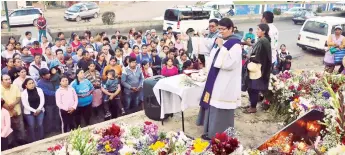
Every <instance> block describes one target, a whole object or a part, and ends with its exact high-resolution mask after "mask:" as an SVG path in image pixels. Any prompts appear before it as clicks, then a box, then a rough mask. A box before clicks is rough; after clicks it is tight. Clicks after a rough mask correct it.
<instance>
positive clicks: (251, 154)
mask: <svg viewBox="0 0 345 155" xmlns="http://www.w3.org/2000/svg"><path fill="white" fill-rule="evenodd" d="M249 154H250V155H260V151H259V150H253V151H250V152H249Z"/></svg>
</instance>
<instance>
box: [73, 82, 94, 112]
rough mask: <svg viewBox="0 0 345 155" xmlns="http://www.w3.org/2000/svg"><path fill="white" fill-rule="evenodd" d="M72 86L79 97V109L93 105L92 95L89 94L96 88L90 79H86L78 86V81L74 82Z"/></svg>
mask: <svg viewBox="0 0 345 155" xmlns="http://www.w3.org/2000/svg"><path fill="white" fill-rule="evenodd" d="M71 86H72V87H73V88H74V90H75V92H76V93H77V95H78V107H85V106H88V105H90V104H91V103H92V94H89V93H90V92H91V91H93V90H94V89H95V88H94V87H93V85H92V83H91V82H90V81H89V80H88V79H84V80H83V81H81V82H80V83H79V84H77V80H74V81H73V82H72V83H71Z"/></svg>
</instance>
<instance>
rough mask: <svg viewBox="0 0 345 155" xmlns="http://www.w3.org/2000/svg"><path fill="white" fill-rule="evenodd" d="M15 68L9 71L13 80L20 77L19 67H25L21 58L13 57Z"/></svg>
mask: <svg viewBox="0 0 345 155" xmlns="http://www.w3.org/2000/svg"><path fill="white" fill-rule="evenodd" d="M13 64H14V68H13V69H11V70H9V71H8V75H9V76H10V77H11V80H12V81H14V80H15V79H16V78H17V77H18V74H17V72H18V69H19V68H22V67H23V61H22V60H21V59H20V58H14V59H13Z"/></svg>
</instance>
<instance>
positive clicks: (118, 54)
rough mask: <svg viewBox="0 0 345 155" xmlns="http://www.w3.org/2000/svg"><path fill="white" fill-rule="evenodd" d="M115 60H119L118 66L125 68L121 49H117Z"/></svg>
mask: <svg viewBox="0 0 345 155" xmlns="http://www.w3.org/2000/svg"><path fill="white" fill-rule="evenodd" d="M115 58H116V59H117V64H119V65H121V66H123V52H122V49H121V48H116V49H115Z"/></svg>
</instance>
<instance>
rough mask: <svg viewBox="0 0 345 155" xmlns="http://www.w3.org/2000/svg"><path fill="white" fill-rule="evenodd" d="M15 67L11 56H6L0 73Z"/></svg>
mask: <svg viewBox="0 0 345 155" xmlns="http://www.w3.org/2000/svg"><path fill="white" fill-rule="evenodd" d="M12 69H15V68H14V63H13V58H8V59H6V67H4V68H3V69H2V70H1V74H8V71H10V70H12Z"/></svg>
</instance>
